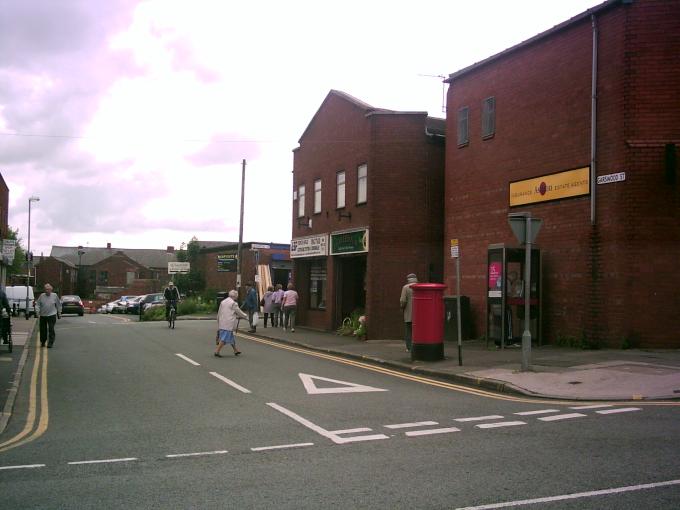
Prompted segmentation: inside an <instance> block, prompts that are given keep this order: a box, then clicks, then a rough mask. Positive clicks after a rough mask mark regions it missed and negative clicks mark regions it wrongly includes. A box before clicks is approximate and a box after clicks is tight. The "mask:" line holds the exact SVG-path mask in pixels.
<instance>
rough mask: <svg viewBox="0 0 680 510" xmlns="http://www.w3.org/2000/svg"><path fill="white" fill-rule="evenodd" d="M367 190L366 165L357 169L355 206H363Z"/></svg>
mask: <svg viewBox="0 0 680 510" xmlns="http://www.w3.org/2000/svg"><path fill="white" fill-rule="evenodd" d="M367 190H368V166H367V165H366V163H364V164H363V165H359V167H358V168H357V204H365V203H366V198H367Z"/></svg>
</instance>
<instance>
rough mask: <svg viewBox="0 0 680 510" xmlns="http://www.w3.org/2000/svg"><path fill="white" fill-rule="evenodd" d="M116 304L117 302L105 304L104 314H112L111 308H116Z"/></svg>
mask: <svg viewBox="0 0 680 510" xmlns="http://www.w3.org/2000/svg"><path fill="white" fill-rule="evenodd" d="M117 303H118V301H117V300H116V301H111V302H110V303H106V304H105V305H104V307H103V308H104V313H113V307H114V306H116V304H117Z"/></svg>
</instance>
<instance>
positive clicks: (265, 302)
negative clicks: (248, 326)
mask: <svg viewBox="0 0 680 510" xmlns="http://www.w3.org/2000/svg"><path fill="white" fill-rule="evenodd" d="M260 304H261V305H262V306H263V307H264V310H263V311H264V327H265V328H266V327H267V319H268V318H269V319H271V321H272V327H274V287H272V286H271V285H270V286H269V287H268V288H267V292H265V293H264V297H263V298H262V302H261V303H260Z"/></svg>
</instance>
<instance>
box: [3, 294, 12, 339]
mask: <svg viewBox="0 0 680 510" xmlns="http://www.w3.org/2000/svg"><path fill="white" fill-rule="evenodd" d="M4 311H6V312H7V316H6V317H5V314H4V313H2V312H4ZM11 316H12V309H11V308H10V306H9V300H8V299H7V294H5V291H4V290H2V289H0V317H1V318H0V336H2V343H3V344H7V343H9V329H10V317H11Z"/></svg>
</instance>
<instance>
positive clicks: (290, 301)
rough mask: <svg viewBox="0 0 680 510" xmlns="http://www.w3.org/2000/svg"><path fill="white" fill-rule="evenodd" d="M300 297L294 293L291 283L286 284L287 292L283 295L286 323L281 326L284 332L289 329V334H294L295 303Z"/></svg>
mask: <svg viewBox="0 0 680 510" xmlns="http://www.w3.org/2000/svg"><path fill="white" fill-rule="evenodd" d="M299 298H300V296H298V293H297V292H296V291H295V287H293V284H292V283H289V284H288V290H287V291H286V292H284V293H283V301H282V303H281V304H282V307H283V313H284V314H285V316H286V322H285V323H284V325H283V330H284V331H286V330H287V329H288V328H289V327H290V331H291V333H295V314H296V313H297V302H298V299H299Z"/></svg>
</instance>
